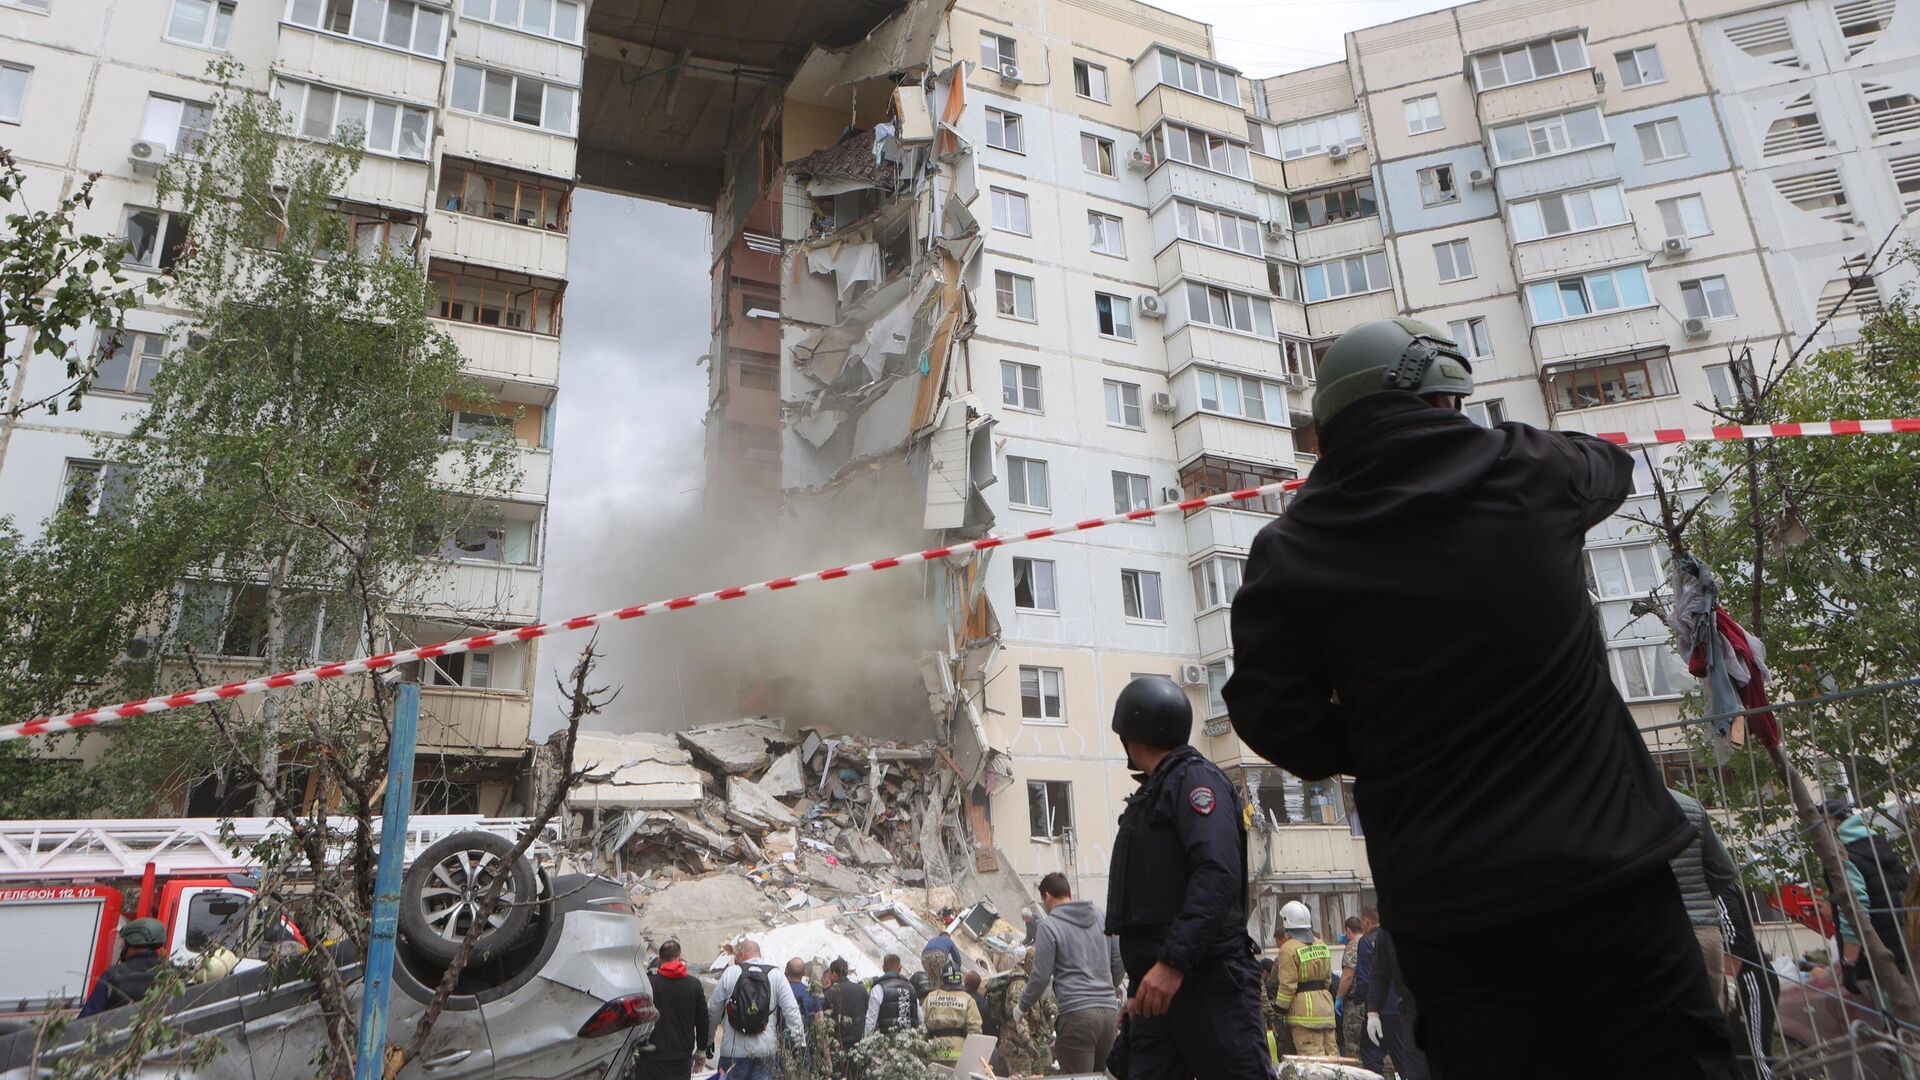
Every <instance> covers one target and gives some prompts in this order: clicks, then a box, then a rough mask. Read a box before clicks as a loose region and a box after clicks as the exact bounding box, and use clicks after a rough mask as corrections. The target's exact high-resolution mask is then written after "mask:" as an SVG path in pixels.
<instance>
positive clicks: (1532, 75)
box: [1467, 31, 1593, 94]
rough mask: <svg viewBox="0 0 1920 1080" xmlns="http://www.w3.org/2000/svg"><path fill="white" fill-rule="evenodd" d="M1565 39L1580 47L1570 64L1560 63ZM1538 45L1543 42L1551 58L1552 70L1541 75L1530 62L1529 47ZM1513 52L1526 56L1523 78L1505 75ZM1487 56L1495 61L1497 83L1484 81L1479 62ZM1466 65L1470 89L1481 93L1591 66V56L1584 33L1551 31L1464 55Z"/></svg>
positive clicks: (1584, 69) (1531, 58)
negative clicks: (1576, 61)
mask: <svg viewBox="0 0 1920 1080" xmlns="http://www.w3.org/2000/svg"><path fill="white" fill-rule="evenodd" d="M1569 41H1571V42H1574V43H1576V44H1577V45H1578V46H1579V49H1580V63H1579V64H1578V65H1576V66H1573V67H1566V66H1562V65H1563V64H1564V63H1565V58H1564V57H1562V56H1561V54H1560V48H1561V46H1562V45H1563V44H1564V43H1566V42H1569ZM1541 45H1545V46H1546V47H1547V51H1548V53H1549V54H1551V55H1552V56H1553V58H1554V70H1552V71H1549V72H1547V73H1546V74H1545V75H1542V74H1540V73H1539V70H1538V68H1537V67H1536V66H1535V64H1534V62H1533V56H1534V53H1533V50H1534V49H1535V48H1537V47H1539V46H1541ZM1515 55H1517V56H1522V57H1525V58H1526V62H1527V72H1528V74H1527V76H1526V78H1523V79H1510V78H1508V77H1507V74H1508V70H1507V69H1508V60H1507V58H1508V57H1509V56H1515ZM1489 57H1492V58H1494V59H1495V60H1496V61H1497V62H1498V66H1499V69H1500V80H1501V81H1499V82H1497V83H1492V84H1489V83H1488V82H1487V78H1486V76H1487V68H1486V66H1485V65H1484V64H1483V63H1482V61H1483V60H1485V59H1487V58H1489ZM1467 66H1468V68H1469V69H1470V70H1471V71H1472V72H1473V88H1474V89H1475V90H1476V91H1478V92H1480V93H1483V94H1484V93H1486V92H1487V91H1489V90H1499V89H1502V88H1504V87H1508V86H1525V85H1526V84H1527V83H1532V82H1539V81H1540V80H1542V79H1555V78H1559V77H1560V76H1562V75H1570V74H1572V73H1573V72H1576V71H1587V70H1590V69H1591V68H1592V67H1593V57H1592V55H1591V54H1589V53H1588V52H1587V41H1586V37H1585V35H1583V34H1581V33H1580V32H1578V31H1575V32H1572V33H1562V34H1553V35H1551V36H1548V37H1541V38H1534V39H1533V40H1531V41H1526V42H1522V43H1521V44H1518V45H1506V46H1502V47H1500V48H1498V49H1486V50H1483V51H1480V52H1476V53H1473V54H1472V55H1470V56H1468V57H1467Z"/></svg>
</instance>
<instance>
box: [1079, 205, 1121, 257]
mask: <svg viewBox="0 0 1920 1080" xmlns="http://www.w3.org/2000/svg"><path fill="white" fill-rule="evenodd" d="M1096 226H1098V237H1096V235H1095V227H1096ZM1100 239H1109V240H1112V239H1117V240H1118V242H1119V243H1118V249H1117V250H1115V249H1114V248H1110V247H1101V246H1100V244H1099V243H1098V240H1100ZM1087 248H1088V250H1090V251H1092V252H1093V253H1094V254H1095V255H1107V256H1111V257H1113V258H1116V259H1124V258H1126V257H1127V226H1126V222H1124V221H1122V220H1121V219H1120V216H1119V215H1118V214H1109V213H1107V212H1105V211H1103V210H1088V211H1087Z"/></svg>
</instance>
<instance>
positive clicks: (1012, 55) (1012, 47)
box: [980, 27, 1020, 75]
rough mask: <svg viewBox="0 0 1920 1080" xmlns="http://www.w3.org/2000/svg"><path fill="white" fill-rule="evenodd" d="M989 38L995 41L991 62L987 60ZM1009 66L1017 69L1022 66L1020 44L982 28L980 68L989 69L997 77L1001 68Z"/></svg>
mask: <svg viewBox="0 0 1920 1080" xmlns="http://www.w3.org/2000/svg"><path fill="white" fill-rule="evenodd" d="M988 38H992V39H993V41H992V46H993V59H992V60H991V61H989V60H988V59H987V46H988V44H989V43H988V41H987V39H988ZM1009 65H1011V66H1013V67H1016V68H1017V67H1019V66H1020V42H1019V41H1017V40H1015V39H1013V38H1010V37H1008V36H1007V35H1005V34H1002V33H1000V32H998V31H995V30H988V29H986V28H985V27H982V28H981V30H980V66H981V67H984V68H987V69H988V70H990V71H992V72H993V73H994V74H996V75H997V74H999V73H1000V69H1001V68H1003V67H1007V66H1009Z"/></svg>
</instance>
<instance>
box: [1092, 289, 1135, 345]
mask: <svg viewBox="0 0 1920 1080" xmlns="http://www.w3.org/2000/svg"><path fill="white" fill-rule="evenodd" d="M1101 301H1105V302H1106V305H1107V310H1106V313H1105V314H1104V315H1103V314H1102V313H1101V311H1100V304H1101ZM1102 323H1106V324H1109V325H1110V326H1111V327H1112V328H1111V329H1108V328H1106V327H1105V326H1102V325H1101V324H1102ZM1093 325H1094V329H1095V331H1096V332H1097V333H1099V335H1100V336H1101V337H1103V338H1106V339H1108V340H1109V341H1129V342H1130V341H1134V340H1136V339H1135V336H1134V326H1135V323H1134V321H1133V301H1132V300H1131V299H1129V298H1128V297H1125V296H1121V295H1120V294H1119V293H1110V292H1100V291H1098V290H1096V291H1095V292H1094V294H1093ZM1123 331H1124V332H1123Z"/></svg>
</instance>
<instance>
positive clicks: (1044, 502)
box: [1007, 457, 1053, 510]
mask: <svg viewBox="0 0 1920 1080" xmlns="http://www.w3.org/2000/svg"><path fill="white" fill-rule="evenodd" d="M1007 501H1008V502H1010V503H1012V504H1013V505H1015V506H1024V507H1028V508H1030V509H1034V510H1051V509H1053V498H1052V496H1051V494H1050V493H1049V492H1048V491H1047V463H1046V462H1044V461H1041V460H1040V459H1038V458H1024V457H1009V458H1007Z"/></svg>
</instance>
